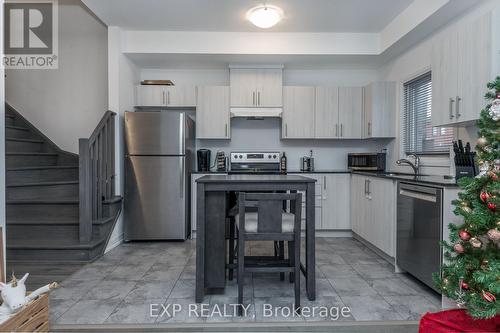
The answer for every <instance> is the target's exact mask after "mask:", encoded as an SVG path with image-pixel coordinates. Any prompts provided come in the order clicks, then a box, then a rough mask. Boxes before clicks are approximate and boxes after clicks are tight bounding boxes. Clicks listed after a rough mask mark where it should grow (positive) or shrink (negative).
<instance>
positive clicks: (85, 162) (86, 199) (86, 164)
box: [78, 139, 92, 243]
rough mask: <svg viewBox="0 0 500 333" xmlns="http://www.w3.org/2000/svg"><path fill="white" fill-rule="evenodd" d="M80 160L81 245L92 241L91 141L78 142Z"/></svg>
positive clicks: (81, 140) (82, 140)
mask: <svg viewBox="0 0 500 333" xmlns="http://www.w3.org/2000/svg"><path fill="white" fill-rule="evenodd" d="M78 153H79V156H80V159H79V196H80V200H79V201H80V218H79V219H80V221H79V225H80V232H79V234H80V243H88V242H90V240H91V239H92V180H91V176H90V173H91V170H90V147H89V139H80V140H79V141H78Z"/></svg>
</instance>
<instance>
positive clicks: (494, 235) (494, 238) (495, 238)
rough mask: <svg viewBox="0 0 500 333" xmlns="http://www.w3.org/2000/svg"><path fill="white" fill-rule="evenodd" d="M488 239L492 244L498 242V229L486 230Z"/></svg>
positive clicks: (499, 231) (499, 236) (499, 235)
mask: <svg viewBox="0 0 500 333" xmlns="http://www.w3.org/2000/svg"><path fill="white" fill-rule="evenodd" d="M488 238H489V239H490V240H492V241H493V242H497V241H499V240H500V230H498V229H490V230H488Z"/></svg>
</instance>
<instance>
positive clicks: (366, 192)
mask: <svg viewBox="0 0 500 333" xmlns="http://www.w3.org/2000/svg"><path fill="white" fill-rule="evenodd" d="M367 185H368V179H365V195H368V190H367V189H366V188H367Z"/></svg>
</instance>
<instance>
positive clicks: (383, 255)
mask: <svg viewBox="0 0 500 333" xmlns="http://www.w3.org/2000/svg"><path fill="white" fill-rule="evenodd" d="M352 237H353V238H354V239H356V240H358V241H359V242H361V243H362V244H363V245H365V246H366V247H367V248H369V249H370V250H372V251H373V252H375V253H376V254H378V255H379V256H380V257H381V258H382V259H384V260H385V261H387V262H388V263H389V264H391V265H392V266H395V265H396V259H395V258H393V257H391V256H390V255H388V254H387V253H385V252H383V251H381V250H380V249H379V248H377V247H376V246H375V245H373V244H372V243H370V242H369V241H367V240H366V239H364V238H363V237H361V236H360V235H358V234H357V233H355V232H354V231H353V232H352ZM396 273H401V272H397V271H396Z"/></svg>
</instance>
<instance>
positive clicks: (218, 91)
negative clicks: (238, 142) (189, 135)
mask: <svg viewBox="0 0 500 333" xmlns="http://www.w3.org/2000/svg"><path fill="white" fill-rule="evenodd" d="M230 137H231V129H230V118H229V87H227V86H200V87H198V102H197V107H196V138H198V139H229V138H230Z"/></svg>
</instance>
